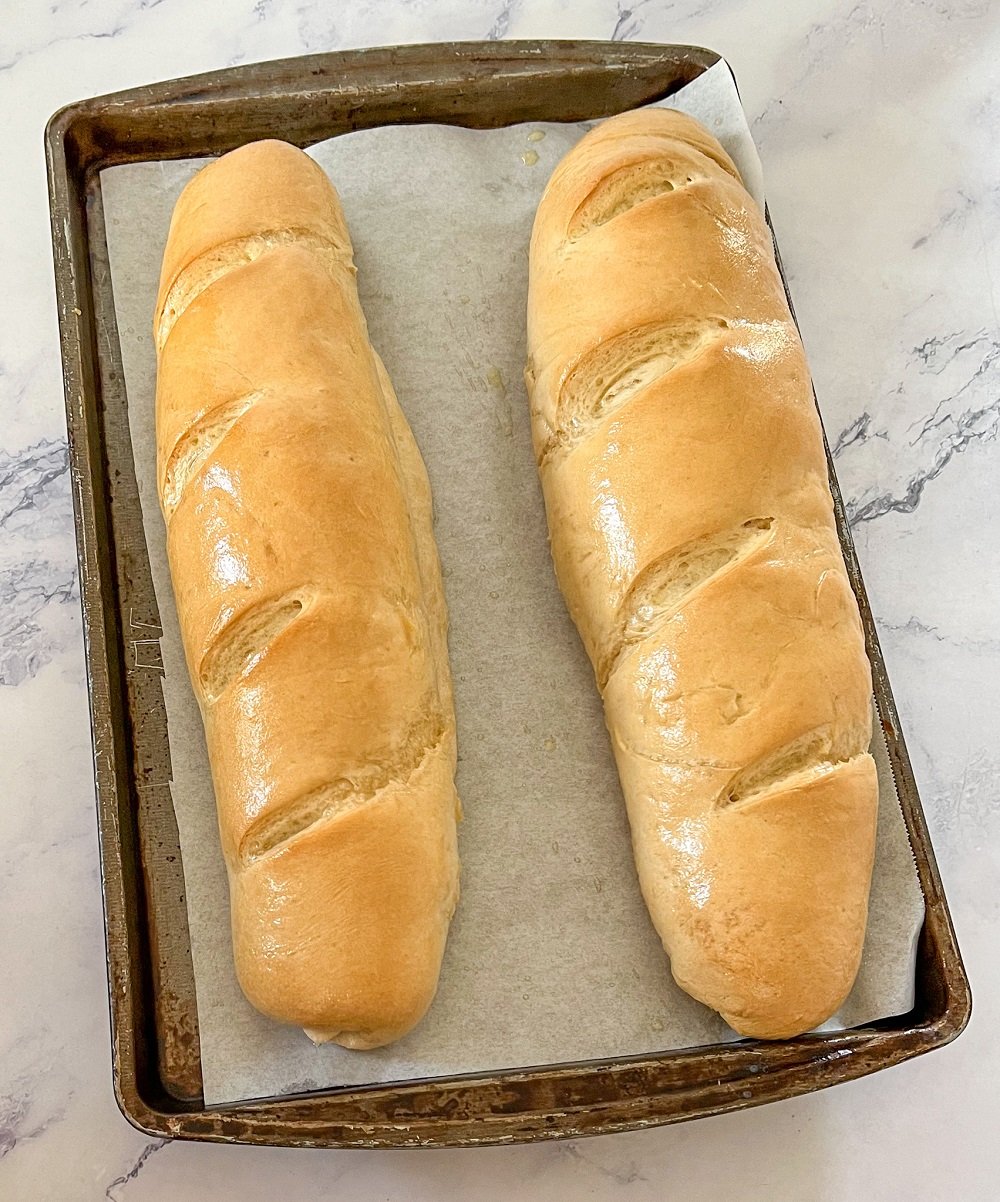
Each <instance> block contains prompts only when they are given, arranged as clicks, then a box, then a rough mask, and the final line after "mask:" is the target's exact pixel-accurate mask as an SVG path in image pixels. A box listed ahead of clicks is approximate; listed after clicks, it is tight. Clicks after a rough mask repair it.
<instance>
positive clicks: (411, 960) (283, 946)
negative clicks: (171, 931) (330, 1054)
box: [230, 747, 458, 1049]
mask: <svg viewBox="0 0 1000 1202" xmlns="http://www.w3.org/2000/svg"><path fill="white" fill-rule="evenodd" d="M451 772H452V764H451V761H450V759H449V755H448V752H447V749H445V748H442V747H438V748H436V749H434V750H433V751H432V752H431V753H430V754H429V756H428V757H427V760H426V761H425V762H424V763H423V764H422V765H421V766H420V767H419V768H418V769H417V771H416V772H415V773H414V774H413V776H412V777H411V779H410V780H409V781H407V782H393V783H392V784H391V785H389V786H387V787H386V788H385V789H383V790H381V791H380V792H379V793H378V794H377V795H376V796H375V797H374V798H371V799H370V800H367V801H364V802H362V803H361V804H359V805H358V806H356V807H355V808H352V809H348V810H346V811H344V812H341V813H339V814H337V815H335V816H333V817H330V818H326V819H320V820H319V821H318V822H316V823H315V824H313V825H312V826H311V827H309V828H308V829H306V830H305V831H302V832H301V833H299V834H296V835H295V836H293V837H292V838H290V839H289V840H288V841H287V842H285V843H283V844H281V845H279V846H278V847H277V848H275V849H274V850H273V851H271V852H269V853H267V854H266V855H263V856H261V857H260V858H258V859H256V860H254V861H252V862H251V863H249V864H245V865H243V866H241V867H240V869H239V870H238V871H235V872H232V871H231V872H230V886H231V891H232V892H231V897H232V918H233V949H234V955H235V962H236V972H237V976H238V978H239V982H240V985H241V987H242V989H243V992H244V993H245V994H246V997H247V999H248V1000H249V1001H250V1003H251V1004H252V1005H253V1006H254V1007H256V1009H258V1010H259V1011H261V1013H263V1014H265V1015H267V1016H268V1017H270V1018H273V1019H275V1020H277V1021H279V1022H283V1023H288V1024H291V1025H294V1026H299V1027H302V1028H303V1029H304V1030H305V1031H306V1033H307V1034H308V1035H309V1037H310V1038H311V1039H313V1040H314V1041H315V1042H335V1043H339V1044H341V1045H342V1046H344V1047H348V1048H356V1049H365V1048H375V1047H381V1046H383V1045H384V1044H387V1043H391V1042H393V1041H394V1040H396V1039H399V1038H400V1037H401V1036H403V1035H405V1034H406V1033H407V1032H408V1031H410V1030H411V1029H412V1028H413V1027H415V1026H416V1025H417V1023H418V1022H419V1021H420V1020H421V1019H422V1018H423V1016H424V1014H425V1013H426V1012H427V1009H428V1008H429V1006H430V1004H431V1002H432V1000H433V998H434V994H435V992H436V991H437V982H438V974H439V972H440V967H441V960H442V957H443V955H444V948H445V941H446V939H447V934H448V925H449V922H450V919H451V916H452V913H453V912H454V909H455V905H456V902H457V899H458V856H457V849H456V834H455V829H456V828H455V810H456V799H455V793H454V788H453V786H452V782H451Z"/></svg>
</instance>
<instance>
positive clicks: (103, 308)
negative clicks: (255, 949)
mask: <svg viewBox="0 0 1000 1202" xmlns="http://www.w3.org/2000/svg"><path fill="white" fill-rule="evenodd" d="M717 61H718V56H717V55H715V54H714V53H712V52H711V51H708V50H703V49H699V48H697V47H691V46H655V45H638V44H629V45H622V44H618V43H613V42H504V43H460V44H453V45H430V46H405V47H398V48H391V49H377V50H355V51H347V52H344V53H337V54H324V55H316V56H312V57H307V58H297V59H288V60H286V61H283V62H274V63H263V64H259V65H255V66H249V67H237V68H234V69H232V70H227V71H220V72H216V73H214V74H211V75H202V76H197V77H195V78H192V79H182V80H174V81H172V82H169V83H161V84H154V85H152V86H150V87H144V88H138V89H136V90H135V91H130V92H120V93H118V94H116V95H113V96H104V97H99V98H97V99H94V100H86V101H83V102H81V103H79V104H74V105H70V106H69V107H68V108H65V109H63V110H62V111H60V112H59V113H57V114H56V115H55V116H54V117H53V118H52V120H51V121H50V122H49V126H48V129H47V131H46V151H47V158H48V172H49V195H50V204H51V215H52V245H53V254H54V257H55V272H56V285H57V291H58V301H59V323H60V330H61V340H62V358H63V370H64V374H65V388H66V411H67V424H68V428H69V445H70V465H71V472H72V480H73V500H74V504H75V511H76V529H77V541H78V547H79V560H80V577H81V593H82V602H83V614H84V632H85V637H86V646H87V662H88V668H89V676H90V701H91V713H92V720H93V731H94V750H95V765H96V775H97V803H98V815H99V820H100V839H101V863H102V868H103V882H104V905H105V915H106V925H107V955H108V979H109V989H110V997H111V1023H112V1031H113V1041H114V1083H115V1091H116V1094H117V1097H118V1101H119V1104H120V1106H121V1108H122V1110H123V1112H124V1113H125V1115H126V1116H127V1117H128V1118H129V1119H130V1120H131V1121H132V1122H133V1123H134V1124H135V1125H136V1126H138V1127H140V1128H141V1129H142V1130H144V1131H148V1132H149V1133H150V1134H153V1135H159V1136H169V1137H180V1138H188V1139H208V1140H224V1141H243V1142H247V1143H266V1144H285V1145H295V1146H307V1145H308V1146H315V1145H331V1146H332V1145H344V1146H358V1147H361V1146H368V1147H401V1146H413V1145H427V1146H461V1145H464V1146H469V1145H476V1144H491V1143H504V1142H511V1141H516V1140H535V1139H551V1138H554V1137H557V1136H569V1135H591V1134H595V1133H599V1132H609V1131H624V1130H628V1129H630V1128H636V1127H644V1126H651V1125H654V1124H657V1123H669V1122H676V1121H678V1120H680V1119H687V1118H695V1117H697V1116H700V1115H707V1114H717V1113H719V1112H721V1111H726V1110H736V1109H739V1108H741V1107H745V1106H754V1105H759V1104H760V1103H762V1102H769V1101H773V1100H775V1099H778V1098H788V1097H791V1096H793V1095H795V1094H800V1093H804V1092H806V1091H808V1090H813V1089H819V1088H821V1087H823V1086H826V1085H832V1084H835V1083H836V1082H839V1081H846V1080H849V1079H851V1078H853V1077H860V1076H862V1075H864V1074H865V1073H871V1072H874V1071H876V1070H877V1069H880V1068H885V1067H887V1066H888V1065H892V1064H896V1063H897V1062H899V1061H901V1060H905V1059H907V1058H908V1057H911V1056H917V1055H919V1054H921V1053H922V1052H927V1051H929V1050H931V1049H932V1048H935V1047H939V1046H941V1045H942V1044H945V1043H947V1042H948V1041H949V1040H951V1039H953V1038H954V1037H955V1036H956V1035H957V1034H958V1033H959V1032H960V1031H961V1030H962V1028H963V1027H964V1026H965V1024H966V1022H967V1021H968V1017H969V1011H970V1006H971V999H970V994H969V986H968V981H967V978H966V976H965V972H964V969H963V966H962V961H961V959H960V956H959V952H958V947H957V945H956V942H955V934H954V931H953V929H952V925H951V921H950V918H949V914H948V907H947V903H946V901H945V897H944V893H943V891H942V888H941V881H940V878H939V876H938V871H937V866H936V864H935V861H934V854H933V851H932V849H931V845H930V841H929V838H928V834H927V827H926V824H925V822H924V816H923V812H922V810H921V807H920V801H919V798H918V796H917V791H916V788H915V786H914V781H913V776H912V773H911V771H910V763H909V759H908V756H907V753H906V747H905V746H904V743H903V739H902V736H901V734H900V730H899V724H898V720H897V716H896V708H895V706H894V704H893V700H892V694H891V692H890V690H889V682H888V680H887V678H886V674H885V667H884V665H883V662H882V655H881V652H880V650H879V645H878V639H877V636H876V633H875V627H874V624H873V622H872V617H871V611H870V609H869V606H868V602H867V598H866V596H865V591H864V586H863V584H862V581H861V575H860V572H859V570H858V564H857V559H856V557H855V553H854V548H853V545H852V543H851V537H850V532H849V531H848V528H847V524H846V521H845V518H844V512H843V508H842V506H841V504H840V498H839V492H838V490H837V487H836V480H835V479H834V481H833V489H834V496H835V498H836V500H837V520H838V522H839V525H840V535H841V540H842V542H843V546H844V553H845V555H846V558H847V564H848V568H849V570H850V574H851V579H852V581H853V583H854V587H855V590H856V591H857V594H858V600H859V602H860V604H861V612H862V614H863V616H864V622H865V629H866V631H867V636H868V650H869V654H870V656H871V659H872V663H873V665H874V670H875V687H876V690H877V700H878V704H879V709H880V711H881V716H882V721H883V724H884V727H885V733H886V738H887V740H888V745H889V754H890V757H891V759H892V764H893V768H894V770H895V776H896V782H897V785H898V789H899V796H900V802H901V804H902V807H903V813H904V815H905V818H906V824H907V827H908V830H909V834H910V841H911V844H912V848H913V853H914V856H915V858H916V863H917V868H918V870H919V873H920V882H921V885H922V886H923V891H924V896H925V898H926V902H927V913H926V921H925V924H924V929H923V934H922V936H921V939H920V945H919V955H918V963H917V981H916V1005H915V1007H914V1009H913V1011H912V1012H911V1013H910V1014H907V1015H905V1016H904V1017H901V1018H894V1019H891V1020H887V1021H885V1022H881V1023H877V1024H874V1025H872V1026H870V1027H864V1028H858V1029H855V1030H850V1031H844V1032H838V1033H835V1034H818V1035H811V1036H806V1037H803V1038H801V1039H795V1040H790V1041H788V1042H786V1043H773V1044H767V1043H757V1042H752V1041H744V1042H740V1043H734V1044H722V1045H717V1046H712V1047H702V1048H695V1049H691V1050H687V1051H683V1052H676V1051H674V1052H665V1053H663V1054H661V1055H652V1056H648V1055H647V1056H641V1057H634V1058H630V1059H623V1060H616V1061H612V1062H609V1061H602V1062H598V1061H584V1062H581V1063H577V1064H563V1065H559V1066H555V1067H553V1066H545V1067H538V1068H534V1069H528V1070H518V1071H505V1072H499V1071H498V1072H495V1073H488V1074H477V1075H474V1076H464V1077H457V1078H450V1079H435V1080H421V1081H407V1082H403V1083H399V1084H391V1085H378V1086H372V1087H367V1088H357V1087H350V1088H344V1089H338V1090H331V1091H327V1092H323V1093H317V1094H310V1095H309V1096H304V1097H296V1098H290V1097H283V1098H277V1099H272V1100H267V1101H263V1102H253V1103H244V1104H236V1105H227V1106H223V1107H218V1108H213V1109H211V1110H209V1109H207V1108H206V1106H205V1103H204V1099H203V1097H202V1087H201V1063H200V1057H199V1046H198V1016H197V1009H196V1004H195V994H194V981H193V977H192V970H191V956H190V949H189V946H188V934H187V917H186V910H185V902H184V880H183V875H182V870H181V861H180V850H179V847H178V841H177V829H176V826H175V823H174V816H173V810H172V807H171V802H170V794H169V791H168V789H167V788H165V787H163V786H162V785H161V784H159V783H158V782H162V781H165V780H169V778H170V763H169V750H168V744H167V731H166V714H165V711H164V706H163V699H162V696H161V691H160V680H159V674H158V665H159V647H158V642H157V638H156V636H157V634H158V631H159V626H158V614H157V610H156V602H155V598H154V595H153V588H152V583H151V580H150V574H149V564H148V557H147V552H146V545H145V539H144V536H143V530H142V521H141V517H140V509H139V498H138V493H137V489H136V482H135V473H134V468H133V463H132V450H131V444H130V441H129V434H128V425H127V420H126V406H127V403H128V398H127V397H126V395H125V391H124V385H123V380H122V370H121V360H120V352H119V347H118V332H117V328H116V325H115V313H114V304H113V298H112V291H111V278H110V272H109V269H108V255H107V245H106V240H105V228H104V221H103V213H102V205H101V185H100V176H99V172H100V170H101V169H102V168H103V167H107V166H111V165H113V164H116V163H124V162H131V161H135V160H145V159H162V158H181V157H183V158H188V157H194V156H198V155H212V154H217V153H220V152H222V151H226V150H231V149H232V148H233V147H235V146H239V145H240V144H242V143H244V142H248V141H251V140H252V139H255V138H265V137H281V138H285V139H287V140H290V141H293V142H297V143H299V144H300V145H302V146H306V145H309V144H310V143H312V142H315V141H318V140H320V139H323V138H328V137H330V136H331V135H333V134H337V133H341V132H343V131H346V130H350V129H358V128H364V127H369V126H374V125H380V124H387V123H393V124H400V123H415V122H428V121H432V122H452V123H455V124H459V125H467V126H474V127H480V128H484V127H492V126H498V125H505V124H510V123H513V122H522V121H553V120H556V121H559V120H574V119H581V118H584V117H594V116H599V115H607V114H611V113H614V112H618V111H620V110H622V109H627V108H632V107H634V106H636V105H639V104H644V103H648V102H650V101H653V100H656V99H658V98H661V97H663V96H666V95H669V94H670V93H671V92H673V91H675V90H676V89H677V88H679V87H680V86H681V85H683V84H684V83H687V82H689V81H690V80H692V79H693V78H695V77H696V76H697V75H699V74H700V73H701V72H702V71H704V70H706V69H707V68H708V67H710V66H711V65H712V64H713V63H715V62H717ZM831 475H832V465H831ZM140 667H141V668H142V669H143V670H137V669H139V668H140Z"/></svg>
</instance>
